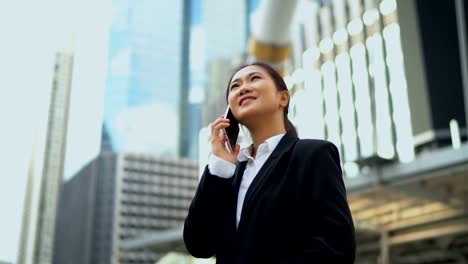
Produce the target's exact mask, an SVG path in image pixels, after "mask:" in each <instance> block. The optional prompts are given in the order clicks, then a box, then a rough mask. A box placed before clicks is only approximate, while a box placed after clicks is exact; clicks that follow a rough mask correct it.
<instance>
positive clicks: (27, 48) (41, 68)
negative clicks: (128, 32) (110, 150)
mask: <svg viewBox="0 0 468 264" xmlns="http://www.w3.org/2000/svg"><path fill="white" fill-rule="evenodd" d="M109 3H110V2H109V1H108V0H106V1H98V2H95V1H91V0H83V1H72V0H43V1H32V0H15V1H5V0H0V6H1V7H2V8H0V32H2V41H0V58H1V60H0V124H1V129H0V163H1V168H2V176H1V177H0V210H1V212H2V215H1V217H0V234H2V235H1V236H0V260H1V261H10V262H14V261H15V260H16V254H17V247H18V244H19V234H20V225H21V215H22V207H23V199H24V191H25V184H26V171H27V168H28V162H29V157H30V155H31V150H32V144H33V139H34V134H35V131H37V129H38V128H40V126H39V125H40V124H41V120H44V116H46V115H45V114H46V109H47V100H48V95H49V92H50V87H51V78H52V65H53V55H54V52H55V51H57V50H70V49H73V50H75V51H76V53H77V54H78V53H79V54H80V56H79V59H77V60H75V68H74V77H77V78H74V81H73V84H72V85H73V87H77V88H76V89H74V90H73V91H72V105H71V109H70V119H73V120H74V121H73V122H70V124H69V130H70V134H69V144H68V148H67V155H69V157H70V160H72V161H73V162H70V161H69V162H68V163H69V164H68V166H67V169H68V172H66V174H67V173H68V174H70V173H71V171H73V170H76V169H77V168H78V167H79V166H81V165H82V164H83V162H85V161H86V160H87V159H90V158H92V156H93V155H94V154H95V153H96V152H97V148H96V147H97V146H98V141H99V136H100V134H99V133H100V122H101V121H100V120H102V109H101V108H102V107H101V106H100V102H101V101H102V95H103V87H104V86H103V85H104V73H105V71H104V70H105V64H106V61H105V59H106V50H105V47H106V45H107V39H106V36H107V34H105V33H106V30H107V29H106V23H107V21H108V20H107V16H106V15H107V14H108V10H109ZM85 14H86V20H83V19H82V18H83V17H85ZM103 33H104V34H103ZM91 61H92V62H93V63H90V62H91ZM78 77H80V78H78ZM84 77H86V78H84ZM75 80H76V81H75ZM90 95H92V96H90ZM84 103H86V105H87V106H88V107H86V108H85V109H83V108H82V107H81V108H80V107H78V106H79V105H82V104H84ZM84 127H86V128H87V129H83V128H84ZM76 138H80V139H81V140H80V142H88V144H85V146H83V144H82V145H81V146H80V145H79V142H77V140H75V139H76Z"/></svg>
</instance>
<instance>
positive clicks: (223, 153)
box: [211, 116, 240, 164]
mask: <svg viewBox="0 0 468 264" xmlns="http://www.w3.org/2000/svg"><path fill="white" fill-rule="evenodd" d="M229 121H230V120H229V119H227V118H224V116H220V117H219V118H218V119H216V120H215V122H214V123H213V124H212V125H211V153H212V154H213V155H216V156H217V157H218V158H221V159H223V160H226V161H229V162H231V163H233V164H235V163H236V160H237V155H238V154H239V150H240V145H239V144H236V146H235V147H234V148H233V150H232V151H233V153H229V151H228V150H227V148H226V145H225V142H226V138H225V137H224V134H223V132H222V129H223V128H226V127H228V126H229V125H230V124H229ZM228 144H229V143H228Z"/></svg>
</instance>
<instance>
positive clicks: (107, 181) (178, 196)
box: [54, 152, 198, 264]
mask: <svg viewBox="0 0 468 264" xmlns="http://www.w3.org/2000/svg"><path fill="white" fill-rule="evenodd" d="M197 168H198V166H197V163H196V162H195V161H192V160H188V159H173V158H155V157H154V156H151V155H142V154H114V153H111V152H107V153H102V154H101V155H99V156H98V157H97V158H96V159H95V160H93V161H92V162H91V163H89V164H88V165H87V166H86V167H84V168H83V169H82V170H81V171H80V172H78V173H77V174H76V175H75V176H74V177H73V178H72V179H71V180H69V181H67V182H66V183H64V185H63V187H62V191H61V201H60V206H59V210H58V217H57V227H56V228H57V229H56V237H55V251H54V253H55V254H54V263H83V264H85V263H90V264H91V263H155V262H156V261H157V260H158V259H159V258H160V257H162V256H163V254H161V253H153V252H148V251H137V252H122V251H121V249H120V245H121V243H122V241H124V240H126V239H131V238H135V237H140V236H141V237H145V236H146V235H148V234H151V233H154V232H159V231H163V230H167V229H170V228H176V227H179V226H181V225H182V224H183V221H184V219H185V217H186V214H187V210H188V207H189V205H190V201H191V199H192V197H193V196H194V194H195V190H196V187H197V184H198V169H197Z"/></svg>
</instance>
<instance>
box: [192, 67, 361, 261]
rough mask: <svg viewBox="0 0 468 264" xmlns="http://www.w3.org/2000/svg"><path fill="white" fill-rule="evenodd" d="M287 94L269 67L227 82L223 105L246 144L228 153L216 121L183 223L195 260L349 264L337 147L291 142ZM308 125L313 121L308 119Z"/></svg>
mask: <svg viewBox="0 0 468 264" xmlns="http://www.w3.org/2000/svg"><path fill="white" fill-rule="evenodd" d="M289 99H290V96H289V92H288V90H287V87H286V84H285V83H284V81H283V79H282V77H281V76H280V75H279V74H278V73H277V72H276V71H275V70H273V69H272V68H271V67H270V66H268V65H266V64H263V63H253V64H250V65H245V66H242V67H240V68H239V69H238V70H237V71H236V72H235V73H234V74H233V76H231V79H230V82H229V86H228V89H227V101H228V104H229V106H230V108H231V111H232V113H233V114H234V116H235V118H236V119H237V120H238V122H239V123H240V124H242V125H244V126H245V127H247V129H248V130H249V132H250V134H251V137H252V140H253V144H252V145H251V146H250V147H248V148H244V149H240V146H239V144H237V145H236V146H235V148H234V149H233V152H232V153H230V152H229V151H227V150H226V148H225V145H224V143H225V138H224V136H222V135H220V130H222V129H223V128H226V127H228V126H229V125H230V121H229V119H225V118H224V117H223V116H221V117H219V118H218V119H217V120H216V121H215V122H214V123H213V125H212V127H211V137H212V155H211V157H210V160H209V164H208V166H206V168H205V171H204V173H203V175H202V178H201V181H200V184H199V186H198V189H197V192H196V194H195V197H194V199H193V201H192V203H191V205H190V209H189V212H188V216H187V218H186V220H185V225H184V242H185V245H186V247H187V250H188V251H189V252H190V253H191V254H192V255H193V256H195V257H199V258H208V257H211V256H216V260H217V263H241V264H248V263H353V262H354V257H355V238H354V226H353V221H352V218H351V213H350V210H349V207H348V204H347V201H346V190H345V187H344V184H343V180H342V173H341V167H340V160H339V154H338V150H337V148H336V147H335V146H334V145H333V144H332V143H330V142H328V141H323V140H312V139H301V140H299V139H298V137H297V134H296V131H295V128H294V126H293V125H292V124H291V122H290V121H289V120H288V118H287V113H288V106H289ZM311 121H313V120H311Z"/></svg>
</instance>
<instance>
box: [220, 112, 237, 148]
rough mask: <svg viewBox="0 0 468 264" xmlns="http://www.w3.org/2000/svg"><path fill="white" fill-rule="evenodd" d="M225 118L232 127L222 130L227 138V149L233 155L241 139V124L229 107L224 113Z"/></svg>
mask: <svg viewBox="0 0 468 264" xmlns="http://www.w3.org/2000/svg"><path fill="white" fill-rule="evenodd" d="M224 118H227V119H229V120H230V122H229V124H230V125H229V126H228V127H226V128H223V129H222V130H223V134H224V137H225V138H226V148H227V149H228V150H229V152H230V153H232V152H233V149H234V148H235V146H236V143H237V138H238V137H239V122H238V121H237V119H236V118H235V117H234V115H233V114H232V112H231V109H230V108H229V105H228V107H227V109H226V112H225V113H224Z"/></svg>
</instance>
